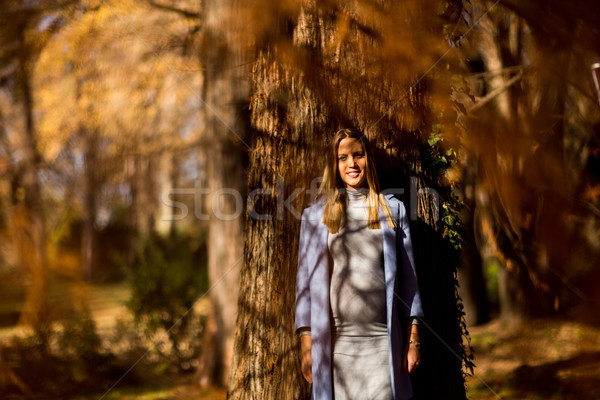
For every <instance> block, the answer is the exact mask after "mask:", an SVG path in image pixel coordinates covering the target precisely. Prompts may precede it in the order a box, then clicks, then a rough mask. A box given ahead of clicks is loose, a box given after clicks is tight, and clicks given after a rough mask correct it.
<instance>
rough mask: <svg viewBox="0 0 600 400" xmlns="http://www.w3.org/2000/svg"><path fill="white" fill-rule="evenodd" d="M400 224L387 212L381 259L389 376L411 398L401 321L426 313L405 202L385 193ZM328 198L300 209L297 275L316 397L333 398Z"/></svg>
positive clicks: (299, 319) (299, 318) (398, 396)
mask: <svg viewBox="0 0 600 400" xmlns="http://www.w3.org/2000/svg"><path fill="white" fill-rule="evenodd" d="M386 199H387V201H388V204H389V206H390V209H391V211H392V215H393V217H394V219H395V220H396V221H397V223H398V224H397V226H398V227H397V228H396V229H392V228H390V227H389V225H388V224H387V220H386V216H385V214H384V213H383V210H382V209H381V208H380V210H379V219H380V221H382V223H381V227H382V229H383V260H384V269H385V281H386V305H387V326H388V337H389V346H390V353H389V354H390V376H391V377H392V391H393V393H394V399H395V400H406V399H408V398H410V397H411V396H412V387H411V383H410V379H409V376H408V375H407V374H405V373H403V372H402V366H401V361H402V351H403V343H404V338H403V336H404V332H403V331H404V328H403V326H404V325H403V323H402V320H403V319H404V318H405V317H410V316H423V310H422V307H421V297H420V294H419V288H418V286H417V276H416V273H415V263H414V259H413V250H412V243H411V240H410V230H409V225H408V218H407V215H406V209H405V208H404V205H403V204H402V202H401V201H399V200H398V199H396V198H394V197H392V196H391V195H390V196H386ZM324 209H325V201H324V200H321V201H317V202H316V203H314V204H313V205H311V206H310V207H308V208H306V209H305V210H304V212H303V213H302V224H301V228H300V248H299V251H298V276H297V281H296V286H297V287H296V331H298V330H299V329H301V328H306V327H308V328H310V329H311V340H312V354H311V355H312V376H313V386H312V397H313V399H315V400H332V399H333V383H332V382H333V379H332V368H331V366H332V360H331V355H332V351H331V311H330V303H329V261H328V260H329V258H328V249H327V236H328V233H329V231H328V230H327V227H326V226H325V224H323V222H322V220H323V212H324Z"/></svg>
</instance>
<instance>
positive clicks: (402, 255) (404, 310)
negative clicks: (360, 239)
mask: <svg viewBox="0 0 600 400" xmlns="http://www.w3.org/2000/svg"><path fill="white" fill-rule="evenodd" d="M398 222H399V223H398V233H397V235H396V241H397V243H396V249H397V259H398V274H399V275H400V276H399V278H400V282H399V283H400V292H401V296H400V297H401V299H402V302H401V303H402V304H400V307H401V312H400V315H401V316H402V317H411V316H412V317H422V316H423V308H422V306H421V294H420V293H419V285H418V284H417V273H416V269H415V260H414V256H413V246H412V241H411V239H410V226H409V223H408V215H407V213H406V208H405V207H404V204H403V203H402V202H400V201H399V202H398Z"/></svg>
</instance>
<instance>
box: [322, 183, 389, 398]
mask: <svg viewBox="0 0 600 400" xmlns="http://www.w3.org/2000/svg"><path fill="white" fill-rule="evenodd" d="M346 193H347V199H348V203H347V208H346V217H347V220H346V223H345V225H344V228H342V229H341V230H340V231H339V232H338V233H335V234H331V233H330V234H329V237H328V247H329V254H330V256H331V259H332V261H333V262H332V263H331V265H332V270H331V286H330V301H331V310H332V314H333V321H334V326H333V327H332V329H333V330H334V332H333V338H334V341H333V380H334V382H333V383H334V398H335V400H344V399H348V400H351V399H352V400H358V399H360V400H363V399H377V400H390V399H392V397H393V395H392V385H391V378H390V365H389V355H388V354H389V353H388V352H389V344H388V334H387V325H386V302H385V275H384V266H383V233H382V230H381V228H379V229H368V228H367V222H368V216H367V210H368V208H367V207H368V204H367V199H366V195H365V194H363V193H361V192H358V191H354V190H347V192H346Z"/></svg>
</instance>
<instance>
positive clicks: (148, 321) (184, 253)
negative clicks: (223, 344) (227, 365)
mask: <svg viewBox="0 0 600 400" xmlns="http://www.w3.org/2000/svg"><path fill="white" fill-rule="evenodd" d="M207 275H208V272H207V265H206V241H205V235H204V234H202V235H200V237H198V238H194V237H190V236H183V235H178V234H174V235H170V236H168V237H163V236H160V235H159V234H156V233H152V234H150V235H148V236H147V237H146V238H145V239H144V240H143V242H142V245H141V246H140V248H139V251H138V252H137V255H136V260H135V263H134V265H133V266H131V267H130V268H129V271H128V277H129V281H130V283H131V300H130V302H129V304H128V306H129V308H130V310H131V311H132V313H133V315H134V318H135V321H136V323H138V324H140V325H141V326H142V328H143V329H144V332H145V333H146V336H147V338H148V339H150V340H151V341H153V342H154V350H155V351H157V352H158V353H160V354H161V355H163V356H165V357H167V358H169V359H171V360H172V361H174V362H175V363H176V364H177V366H178V367H179V368H180V369H182V370H188V369H190V368H191V365H192V364H191V362H192V360H193V359H194V358H196V357H197V355H198V352H199V340H200V337H201V335H200V333H201V331H202V326H203V322H204V321H203V319H202V318H201V317H200V316H198V315H197V314H196V313H195V312H194V309H193V306H194V304H195V303H196V301H197V300H198V299H199V297H200V296H201V295H202V293H204V292H205V291H206V290H207V286H208V285H207V282H208V276H207ZM199 331H200V332H199ZM165 339H166V340H167V341H168V345H167V346H165V343H163V342H164V341H165Z"/></svg>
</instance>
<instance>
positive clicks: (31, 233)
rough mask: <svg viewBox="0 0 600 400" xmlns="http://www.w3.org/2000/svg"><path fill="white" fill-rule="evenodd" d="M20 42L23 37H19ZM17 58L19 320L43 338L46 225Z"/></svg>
mask: <svg viewBox="0 0 600 400" xmlns="http://www.w3.org/2000/svg"><path fill="white" fill-rule="evenodd" d="M23 43H24V40H23ZM23 52H24V53H23V54H21V56H20V59H19V64H18V68H19V72H18V74H17V75H18V78H17V79H18V85H19V89H20V92H21V95H22V101H23V113H24V116H25V143H24V144H25V145H24V148H25V153H26V158H25V161H24V163H23V167H22V169H23V180H22V188H23V197H24V198H23V199H22V202H21V203H20V205H19V206H18V207H17V210H18V211H17V213H16V219H17V221H18V225H21V227H20V228H21V229H19V230H16V233H17V235H19V234H20V235H23V236H22V237H20V238H16V243H17V244H18V246H19V250H20V254H21V262H22V265H23V266H24V267H25V269H26V270H27V271H28V272H29V274H30V277H31V282H32V283H31V286H30V287H29V288H28V290H27V295H26V298H25V304H24V306H23V311H22V312H21V318H20V322H22V323H25V324H29V325H31V326H33V328H34V329H35V330H36V333H38V334H40V335H41V336H42V338H45V333H46V331H47V329H48V328H49V324H50V322H51V318H52V316H51V313H49V312H48V309H49V308H50V305H49V303H48V298H47V288H48V259H47V254H46V228H45V219H44V211H43V207H42V190H41V187H40V183H39V180H38V171H39V170H40V167H41V155H40V154H39V151H38V143H37V138H36V133H35V126H34V120H33V96H32V88H31V68H30V67H31V66H30V65H29V60H28V55H27V51H26V50H23Z"/></svg>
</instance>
